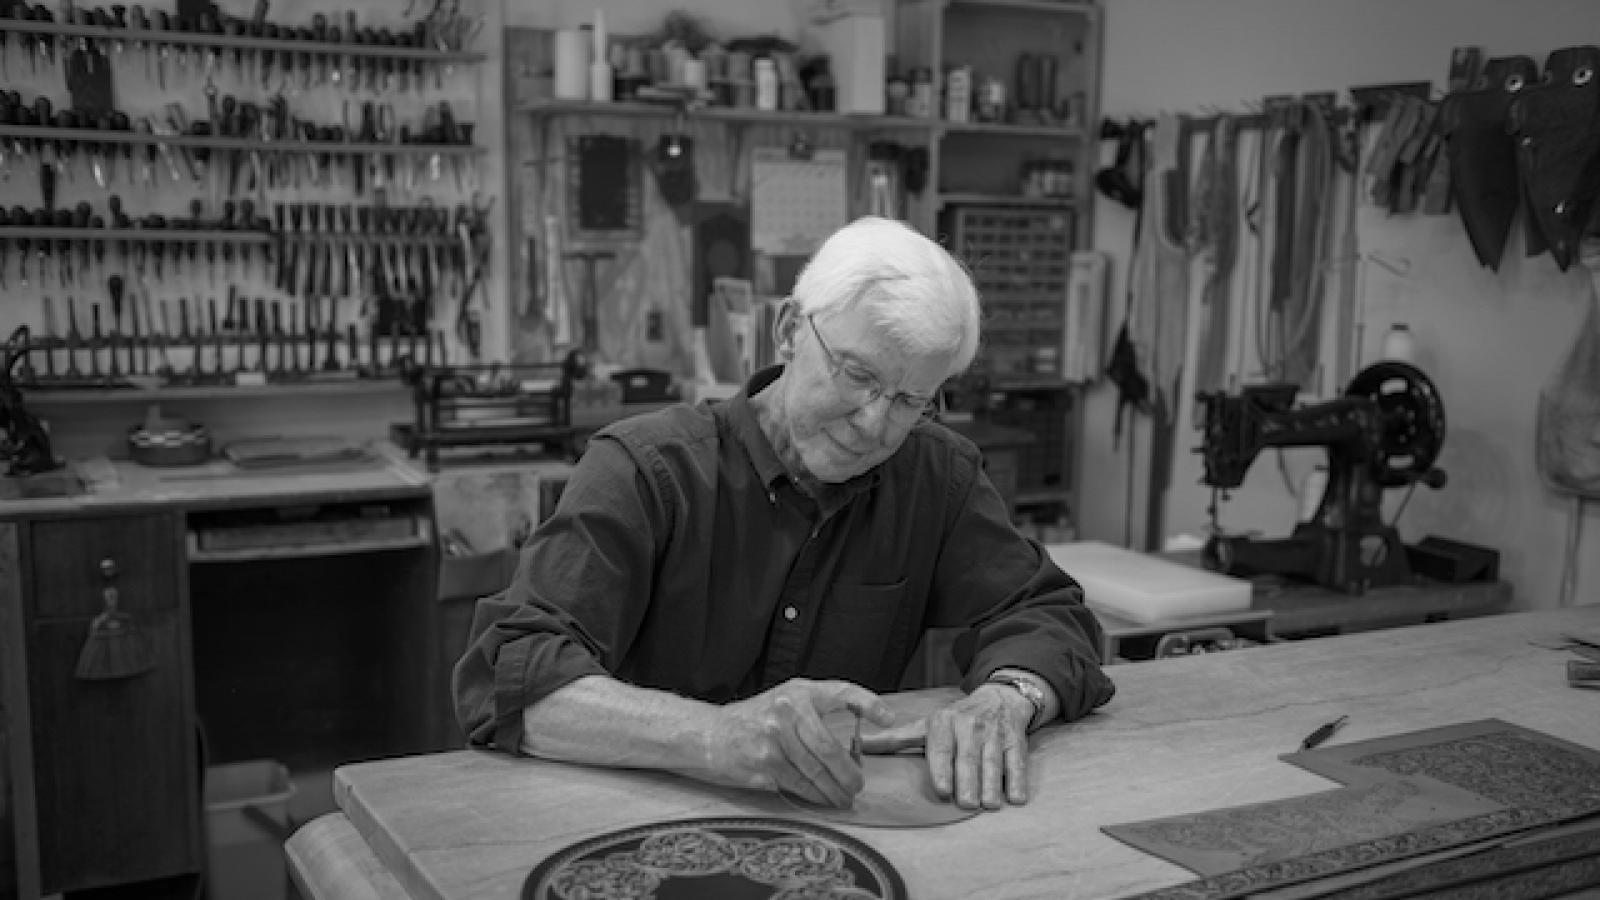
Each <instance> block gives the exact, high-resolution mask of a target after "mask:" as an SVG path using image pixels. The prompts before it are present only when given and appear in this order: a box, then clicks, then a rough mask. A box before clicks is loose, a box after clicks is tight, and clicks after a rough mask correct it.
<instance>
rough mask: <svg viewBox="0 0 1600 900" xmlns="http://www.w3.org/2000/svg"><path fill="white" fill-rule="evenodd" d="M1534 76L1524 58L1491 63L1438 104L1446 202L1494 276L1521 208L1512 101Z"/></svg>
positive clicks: (1535, 72) (1533, 67)
mask: <svg viewBox="0 0 1600 900" xmlns="http://www.w3.org/2000/svg"><path fill="white" fill-rule="evenodd" d="M1538 71H1539V70H1538V66H1536V65H1535V64H1534V62H1533V60H1532V59H1530V58H1528V57H1526V56H1503V57H1496V58H1494V59H1490V60H1488V61H1487V62H1485V63H1484V64H1483V74H1482V75H1481V76H1480V77H1479V79H1478V81H1477V82H1476V83H1475V84H1474V85H1473V87H1471V88H1470V89H1467V90H1462V91H1452V92H1451V93H1450V94H1449V95H1447V96H1446V97H1445V98H1444V102H1443V103H1442V104H1440V109H1439V121H1440V127H1441V130H1442V131H1443V132H1444V135H1445V140H1446V141H1447V143H1446V145H1445V148H1446V154H1447V155H1448V156H1449V159H1450V188H1451V190H1450V196H1451V199H1452V200H1454V201H1455V206H1456V209H1457V210H1458V211H1459V212H1460V215H1461V224H1462V225H1463V226H1465V228H1466V231H1467V238H1468V239H1469V240H1470V241H1471V242H1472V250H1473V252H1474V253H1475V254H1476V255H1477V257H1478V263H1479V264H1480V265H1483V266H1487V267H1489V268H1490V269H1493V270H1495V271H1499V270H1500V259H1501V256H1502V255H1504V253H1505V247H1506V239H1507V238H1509V237H1510V236H1511V223H1512V222H1513V221H1514V220H1515V219H1516V215H1517V205H1518V203H1520V202H1521V191H1520V188H1519V185H1518V178H1517V145H1516V140H1515V139H1514V138H1513V137H1512V135H1511V133H1510V131H1509V129H1508V126H1507V119H1508V117H1509V115H1510V110H1511V104H1512V101H1514V100H1515V99H1516V98H1517V96H1518V95H1519V94H1520V93H1521V92H1522V89H1523V88H1525V87H1527V86H1528V85H1530V84H1532V83H1533V82H1534V80H1535V79H1536V78H1537V77H1538Z"/></svg>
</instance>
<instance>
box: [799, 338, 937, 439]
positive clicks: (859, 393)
mask: <svg viewBox="0 0 1600 900" xmlns="http://www.w3.org/2000/svg"><path fill="white" fill-rule="evenodd" d="M806 321H807V322H810V323H811V333H812V334H813V335H815V336H816V338H817V346H818V347H820V348H822V355H823V356H824V357H826V358H827V360H828V376H829V377H830V378H832V379H833V386H834V387H835V388H836V389H837V390H838V391H839V393H840V394H842V395H844V396H846V397H851V398H854V399H856V400H858V401H859V402H860V404H861V405H862V406H866V405H868V404H870V403H875V402H877V400H878V398H879V397H888V398H889V418H891V419H895V420H897V421H900V422H910V421H912V420H913V419H919V418H920V419H933V418H936V417H937V416H938V415H939V413H941V412H943V411H944V392H943V391H936V392H934V394H933V395H932V396H923V395H921V394H907V393H905V392H903V391H902V392H899V393H894V394H890V393H889V392H888V390H887V389H886V388H884V386H883V382H881V381H879V380H878V376H877V375H874V374H873V373H872V372H870V371H868V370H866V369H864V368H862V367H860V366H857V365H855V364H853V363H851V362H850V361H849V360H845V359H840V358H839V357H838V356H837V355H835V354H834V352H833V350H832V348H830V347H829V346H828V342H827V341H825V340H823V339H822V332H821V331H819V330H817V319H816V316H812V315H807V316H806Z"/></svg>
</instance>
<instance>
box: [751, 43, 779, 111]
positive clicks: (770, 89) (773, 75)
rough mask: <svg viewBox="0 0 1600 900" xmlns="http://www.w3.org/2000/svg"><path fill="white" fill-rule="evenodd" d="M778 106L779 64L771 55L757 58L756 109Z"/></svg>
mask: <svg viewBox="0 0 1600 900" xmlns="http://www.w3.org/2000/svg"><path fill="white" fill-rule="evenodd" d="M777 108H778V66H777V63H774V62H773V61H772V60H771V59H770V58H769V57H765V56H763V57H761V58H760V59H758V60H756V109H765V110H775V109H777Z"/></svg>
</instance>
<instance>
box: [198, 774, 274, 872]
mask: <svg viewBox="0 0 1600 900" xmlns="http://www.w3.org/2000/svg"><path fill="white" fill-rule="evenodd" d="M293 796H294V782H293V781H291V780H290V778H289V770H288V769H287V768H285V767H284V765H283V764H282V763H280V762H276V761H274V760H269V759H258V760H250V761H247V762H237V763H228V764H226V765H219V766H208V767H207V768H206V790H205V805H206V849H207V853H206V868H207V870H208V871H207V875H206V877H207V882H206V887H207V896H208V897H209V900H284V898H286V897H287V896H288V891H289V868H288V860H287V859H286V858H285V857H284V854H283V842H284V841H286V840H288V839H289V835H290V834H291V833H292V832H293V828H292V826H291V825H290V822H289V798H290V797H293Z"/></svg>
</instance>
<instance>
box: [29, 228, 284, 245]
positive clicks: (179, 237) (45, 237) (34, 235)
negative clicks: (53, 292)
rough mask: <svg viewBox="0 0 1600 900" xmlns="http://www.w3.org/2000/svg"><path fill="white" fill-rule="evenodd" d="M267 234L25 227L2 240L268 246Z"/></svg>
mask: <svg viewBox="0 0 1600 900" xmlns="http://www.w3.org/2000/svg"><path fill="white" fill-rule="evenodd" d="M272 237H273V236H272V235H271V234H270V233H268V232H265V231H244V230H238V231H224V230H222V229H220V228H219V229H217V230H215V231H211V230H206V231H194V230H180V229H173V228H23V227H18V226H15V225H7V226H5V227H0V241H7V240H10V241H15V240H30V241H117V240H122V241H134V242H136V243H162V244H168V243H174V242H176V243H211V244H266V243H270V242H271V241H272Z"/></svg>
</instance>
